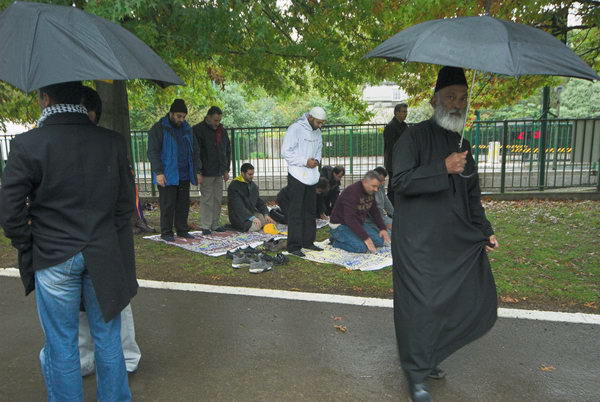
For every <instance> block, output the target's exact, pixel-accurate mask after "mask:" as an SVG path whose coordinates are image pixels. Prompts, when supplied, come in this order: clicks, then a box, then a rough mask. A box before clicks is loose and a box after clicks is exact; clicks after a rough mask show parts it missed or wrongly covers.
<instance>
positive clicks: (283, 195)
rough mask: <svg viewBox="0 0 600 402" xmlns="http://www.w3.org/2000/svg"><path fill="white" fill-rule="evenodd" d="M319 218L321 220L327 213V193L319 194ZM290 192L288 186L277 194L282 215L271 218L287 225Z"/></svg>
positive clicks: (317, 215)
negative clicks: (322, 215)
mask: <svg viewBox="0 0 600 402" xmlns="http://www.w3.org/2000/svg"><path fill="white" fill-rule="evenodd" d="M316 199H317V214H316V217H317V218H321V214H324V213H325V203H326V199H327V193H321V194H317V197H316ZM290 202H291V200H290V192H289V190H288V186H285V187H283V188H282V189H281V190H279V192H278V193H277V206H278V207H279V209H280V211H281V215H275V217H274V216H273V215H271V218H273V219H275V220H276V221H277V222H279V223H284V224H286V225H287V219H288V210H289V208H290Z"/></svg>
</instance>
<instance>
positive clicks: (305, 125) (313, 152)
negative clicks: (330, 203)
mask: <svg viewBox="0 0 600 402" xmlns="http://www.w3.org/2000/svg"><path fill="white" fill-rule="evenodd" d="M322 149H323V139H322V138H321V129H317V130H313V128H312V126H311V125H310V123H309V122H308V113H306V114H304V115H303V116H301V117H300V118H299V119H298V120H296V121H295V122H294V123H293V124H292V125H291V126H289V127H288V129H287V131H286V132H285V137H283V144H281V156H282V157H283V159H285V160H286V162H287V164H288V172H289V174H291V175H292V176H293V177H294V178H295V179H297V180H299V181H300V182H302V183H304V184H306V185H308V186H311V185H313V184H317V182H318V181H319V168H318V167H314V168H308V167H307V166H306V162H307V161H308V159H310V158H314V159H316V160H318V161H319V162H321V151H322Z"/></svg>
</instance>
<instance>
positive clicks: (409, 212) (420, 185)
mask: <svg viewBox="0 0 600 402" xmlns="http://www.w3.org/2000/svg"><path fill="white" fill-rule="evenodd" d="M467 92H468V89H467V80H466V78H465V74H464V72H463V70H462V69H460V68H456V67H444V68H442V69H441V70H440V72H439V74H438V79H437V83H436V86H435V92H434V95H433V98H432V100H431V105H432V106H433V107H434V110H435V111H434V115H433V117H432V118H431V119H429V120H426V121H423V122H421V123H419V124H416V125H414V126H411V127H409V128H408V129H407V130H406V132H405V133H404V134H403V135H402V136H401V137H400V139H399V140H398V142H397V143H396V145H395V146H394V157H393V170H392V171H393V172H394V176H393V178H392V188H393V190H394V193H395V194H394V195H395V202H396V204H395V209H394V224H393V225H394V226H393V228H394V230H393V231H392V256H393V259H394V270H393V278H394V323H395V326H396V337H397V341H398V349H399V351H400V361H401V364H402V368H403V369H404V372H405V373H406V376H407V378H408V382H409V384H410V392H411V398H412V399H413V401H431V395H430V394H429V391H428V390H427V387H426V385H425V383H424V381H425V380H426V379H427V378H433V379H442V378H444V375H445V373H444V372H443V371H442V370H441V369H440V368H439V364H440V363H441V362H442V361H444V360H445V359H446V358H447V357H449V356H450V355H452V354H453V353H454V352H456V351H457V350H458V349H460V348H461V347H463V346H465V345H467V344H468V343H470V342H472V341H474V340H475V339H477V338H479V337H481V336H483V335H484V334H485V333H487V332H488V331H489V330H490V329H491V328H492V326H493V325H494V323H495V322H496V317H497V299H496V298H497V296H496V286H495V283H494V277H493V275H492V271H491V268H490V262H489V260H488V256H487V252H489V251H492V250H493V249H496V248H498V241H497V239H496V236H495V235H494V231H493V229H492V225H491V224H490V222H489V221H488V220H487V218H486V216H485V211H484V209H483V206H482V205H481V192H480V189H479V177H478V175H477V174H476V173H475V172H465V166H466V165H474V161H473V157H472V155H471V153H470V151H469V150H470V148H471V147H470V145H469V144H468V142H467V141H464V143H463V147H464V148H462V149H459V142H460V139H461V136H460V133H461V132H462V130H463V127H464V124H465V121H466V109H467V96H468V95H467ZM464 149H466V151H465V150H464ZM469 170H474V169H469ZM466 173H470V174H466Z"/></svg>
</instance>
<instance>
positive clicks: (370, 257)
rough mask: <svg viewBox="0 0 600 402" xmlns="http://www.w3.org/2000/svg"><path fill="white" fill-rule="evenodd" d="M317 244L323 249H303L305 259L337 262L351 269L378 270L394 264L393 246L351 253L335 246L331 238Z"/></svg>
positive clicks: (328, 262)
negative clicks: (368, 251)
mask: <svg viewBox="0 0 600 402" xmlns="http://www.w3.org/2000/svg"><path fill="white" fill-rule="evenodd" d="M315 244H316V245H317V246H319V247H321V248H322V249H323V251H311V250H307V249H302V251H303V252H304V254H306V257H304V259H306V260H310V261H315V262H322V263H326V264H337V265H341V266H343V267H346V268H347V269H350V270H360V271H376V270H378V269H382V268H385V267H389V266H391V265H392V248H391V247H390V246H389V245H387V246H384V247H379V248H378V249H377V253H374V254H371V253H365V254H362V253H351V252H349V251H346V250H342V249H341V248H335V247H333V246H332V245H331V244H330V243H329V240H325V241H322V242H320V243H317V242H315Z"/></svg>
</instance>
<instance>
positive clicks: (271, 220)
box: [266, 215, 277, 225]
mask: <svg viewBox="0 0 600 402" xmlns="http://www.w3.org/2000/svg"><path fill="white" fill-rule="evenodd" d="M266 221H267V223H272V224H273V225H276V224H277V223H276V222H275V221H274V220H273V218H271V217H270V216H268V215H267V217H266Z"/></svg>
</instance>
